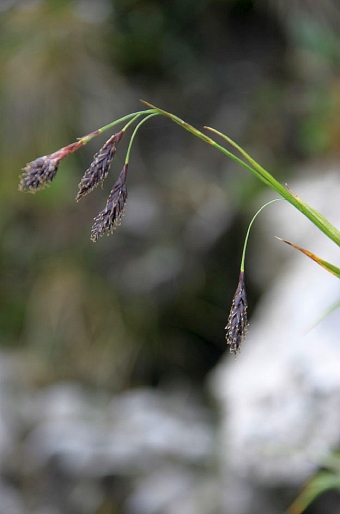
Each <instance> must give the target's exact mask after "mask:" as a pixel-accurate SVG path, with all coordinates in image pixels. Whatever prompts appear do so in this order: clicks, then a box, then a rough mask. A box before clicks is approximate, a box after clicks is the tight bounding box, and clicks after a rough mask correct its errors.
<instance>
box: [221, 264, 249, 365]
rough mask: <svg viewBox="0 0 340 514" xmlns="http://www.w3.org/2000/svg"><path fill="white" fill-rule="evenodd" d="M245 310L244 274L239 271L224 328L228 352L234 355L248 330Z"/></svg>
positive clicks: (246, 304)
mask: <svg viewBox="0 0 340 514" xmlns="http://www.w3.org/2000/svg"><path fill="white" fill-rule="evenodd" d="M247 308H248V302H247V295H246V290H245V283H244V272H243V271H241V272H240V276H239V281H238V285H237V289H236V291H235V295H234V298H233V302H232V305H231V309H230V313H229V318H228V323H227V326H226V327H225V328H226V335H225V338H226V340H227V344H228V345H230V352H231V353H234V354H235V355H236V353H237V352H238V351H239V350H240V348H241V344H242V341H243V340H244V338H245V335H246V333H247V330H248V317H247Z"/></svg>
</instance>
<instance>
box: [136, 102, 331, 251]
mask: <svg viewBox="0 0 340 514" xmlns="http://www.w3.org/2000/svg"><path fill="white" fill-rule="evenodd" d="M143 103H144V104H145V105H147V106H148V107H150V108H152V109H154V111H157V112H158V113H159V114H162V115H163V116H166V117H167V118H170V119H171V120H172V121H173V122H174V123H177V124H178V125H180V126H181V127H182V128H184V129H185V130H188V131H189V132H191V133H192V134H193V135H195V136H196V137H199V138H200V139H203V141H205V142H206V143H208V144H210V145H211V146H213V147H214V148H216V149H217V150H219V151H221V152H222V153H224V154H225V155H227V156H228V157H230V158H231V159H233V160H234V161H236V162H237V163H239V164H240V165H241V166H243V167H244V168H246V169H247V170H248V171H250V172H251V173H253V174H254V175H255V176H256V177H257V178H258V179H259V180H261V181H262V182H264V184H266V185H267V186H268V187H270V188H271V189H273V190H274V191H276V192H277V193H278V194H279V195H280V196H282V198H284V199H285V200H287V201H288V202H289V203H291V204H292V205H293V206H294V207H295V208H296V209H298V210H299V211H300V212H301V213H302V214H304V215H305V216H306V217H307V218H308V219H309V220H310V221H311V222H312V223H314V225H316V226H317V227H318V228H319V229H320V230H321V231H322V232H323V233H324V234H325V235H326V236H327V237H328V238H329V239H331V240H332V241H334V242H335V243H336V244H337V245H338V246H340V232H339V230H338V229H337V228H336V227H334V225H332V224H331V223H330V222H329V221H328V220H327V219H326V218H325V217H324V216H322V214H320V213H319V212H318V211H316V210H315V209H314V208H313V207H311V206H309V205H308V204H307V203H306V202H304V201H303V200H302V199H301V198H299V197H298V196H297V195H295V194H294V193H292V192H291V191H290V190H289V189H286V188H285V187H284V186H283V185H282V184H280V182H278V181H277V180H276V179H275V178H274V177H273V176H272V175H271V174H270V173H269V172H268V171H267V170H265V169H264V168H263V167H262V166H260V164H258V163H257V162H256V161H255V160H254V159H253V158H252V157H250V155H249V154H248V153H247V152H246V151H245V150H243V148H241V147H240V146H239V145H237V143H235V142H234V141H233V140H232V139H230V138H229V137H228V136H225V135H224V134H222V133H221V132H219V131H217V130H215V129H213V128H210V127H205V128H206V129H207V130H210V131H211V132H213V133H215V134H216V135H218V136H220V137H222V138H223V139H224V140H225V141H227V142H228V143H229V144H231V145H232V146H233V147H234V148H236V149H237V150H238V151H239V152H240V153H241V155H242V156H243V157H244V158H245V159H246V161H248V162H245V161H243V160H242V159H240V158H239V157H237V156H236V155H234V154H233V153H232V152H230V151H229V150H227V149H226V148H224V147H223V146H221V145H219V144H218V143H216V141H214V140H213V139H211V138H210V137H208V136H206V135H205V134H203V133H202V132H200V131H199V130H197V129H196V128H195V127H193V126H192V125H189V124H188V123H186V122H185V121H183V120H181V119H180V118H179V117H178V116H175V115H173V114H171V113H169V112H167V111H163V110H162V109H159V108H158V107H155V106H154V105H152V104H150V103H148V102H145V101H143Z"/></svg>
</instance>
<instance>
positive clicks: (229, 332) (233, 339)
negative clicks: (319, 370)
mask: <svg viewBox="0 0 340 514" xmlns="http://www.w3.org/2000/svg"><path fill="white" fill-rule="evenodd" d="M279 200H280V198H275V200H270V201H269V202H267V203H265V204H264V205H262V207H260V209H259V210H258V211H257V213H256V214H255V216H253V218H252V220H251V222H250V223H249V226H248V230H247V233H246V237H245V239H244V244H243V251H242V259H241V266H240V276H239V279H238V284H237V289H236V291H235V294H234V298H233V301H232V304H231V309H230V313H229V317H228V323H227V326H226V327H225V329H226V335H225V338H226V341H227V344H228V345H230V353H233V354H234V355H235V356H236V354H237V352H239V351H240V349H241V344H242V342H243V340H244V338H245V336H246V334H247V332H248V316H247V309H248V302H247V295H246V287H245V282H244V261H245V257H246V250H247V244H248V239H249V233H250V229H251V227H252V225H253V223H254V221H255V219H256V218H257V216H258V215H259V214H260V212H261V211H262V210H263V209H264V208H265V207H267V205H270V204H271V203H274V202H277V201H279Z"/></svg>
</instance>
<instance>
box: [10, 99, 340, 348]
mask: <svg viewBox="0 0 340 514" xmlns="http://www.w3.org/2000/svg"><path fill="white" fill-rule="evenodd" d="M143 103H144V104H145V106H146V108H145V109H144V110H140V111H137V112H133V113H131V114H128V115H126V116H124V117H122V118H119V119H118V120H115V121H113V122H111V123H109V124H107V125H105V126H103V127H101V128H99V129H97V130H95V131H94V132H91V133H90V134H87V135H85V136H83V137H81V138H79V139H78V140H77V141H76V142H74V143H71V144H70V145H68V146H65V147H63V148H61V149H59V150H57V151H55V152H53V153H52V154H48V155H44V156H42V157H38V158H37V159H35V160H34V161H31V162H29V163H28V164H26V166H25V167H24V168H23V173H22V175H21V179H20V183H19V190H20V191H24V192H30V193H35V192H36V191H39V190H41V189H43V188H45V187H46V186H48V185H50V183H51V182H52V180H53V179H54V177H55V176H56V173H57V171H58V167H59V165H60V162H61V161H62V160H63V159H65V158H66V157H67V156H68V155H70V154H72V153H74V152H76V151H78V150H79V149H80V148H82V147H83V146H84V145H86V144H87V143H88V142H89V141H91V140H92V139H93V138H94V137H96V136H98V135H100V134H102V133H104V132H107V131H113V129H114V128H115V127H116V126H119V125H120V126H121V125H123V127H122V128H121V129H120V130H119V131H118V132H115V133H114V134H113V135H111V136H110V138H109V139H108V140H107V141H106V143H105V144H104V145H103V146H102V147H101V148H100V149H99V150H98V152H97V153H96V154H95V155H94V157H93V161H92V163H91V164H90V166H89V168H88V169H87V170H86V171H85V173H84V175H83V177H82V179H81V181H80V183H79V186H78V187H79V190H78V194H77V196H76V200H77V201H79V200H81V198H83V197H84V196H85V195H87V194H88V193H90V192H92V191H93V190H94V189H95V188H96V187H97V186H98V185H101V184H102V183H103V181H104V180H105V179H106V178H107V176H108V174H109V169H110V166H111V163H112V161H113V158H114V155H115V153H116V150H117V146H118V144H119V142H120V141H121V139H122V137H123V136H124V135H125V133H126V132H127V131H128V129H129V128H130V127H131V126H134V129H133V131H132V134H131V137H130V141H129V145H128V149H127V153H126V157H125V162H124V166H123V169H122V170H121V172H120V174H119V176H118V178H117V179H116V181H115V182H114V184H113V187H112V189H111V191H110V194H109V196H108V199H107V202H106V205H105V207H104V209H103V210H102V211H100V213H99V214H98V215H97V216H95V218H94V223H93V225H92V229H91V239H92V241H94V242H96V241H97V240H98V239H99V238H100V237H101V236H103V235H105V234H106V235H110V234H112V233H113V232H114V231H115V230H116V228H117V227H118V225H120V223H121V220H122V217H123V215H124V212H125V206H126V202H127V196H128V191H127V185H126V181H127V174H128V168H129V161H130V154H131V148H132V145H133V141H134V139H135V136H136V134H137V132H138V130H139V129H140V128H141V126H142V125H143V124H144V123H146V122H147V121H149V120H150V119H151V118H153V117H155V116H163V117H165V118H168V119H169V120H171V121H172V122H174V123H176V124H177V125H179V126H180V127H182V128H183V129H185V130H187V131H189V132H190V133H191V134H192V135H194V136H196V137H198V138H199V139H201V140H203V142H205V143H207V144H209V145H210V146H213V147H214V148H215V149H216V150H218V151H220V152H222V153H223V154H224V155H225V156H226V157H229V158H230V159H233V160H234V161H236V162H237V163H238V164H239V165H241V166H243V168H245V169H246V170H247V171H249V172H251V173H252V174H253V175H255V177H256V178H257V179H258V180H260V181H261V182H263V183H264V184H265V185H266V186H267V187H269V188H271V189H272V190H273V191H275V192H276V193H277V194H278V195H279V196H280V197H281V198H280V199H284V200H286V201H287V202H289V203H291V204H292V205H293V206H294V207H295V208H296V209H298V210H299V211H300V212H301V213H302V214H303V215H304V216H306V217H307V218H308V219H309V220H310V221H311V222H312V223H314V225H316V227H317V228H318V229H319V230H321V231H322V232H323V233H324V234H325V235H326V236H327V237H328V238H329V239H331V240H332V241H333V242H334V243H335V244H337V245H338V246H340V232H339V230H338V229H337V228H336V227H334V226H333V225H332V224H331V223H330V222H329V221H328V220H327V219H326V218H325V217H324V216H322V214H320V213H319V212H318V211H316V210H315V209H314V208H313V207H311V206H310V205H308V204H307V203H306V202H304V201H303V200H302V199H301V198H300V197H299V196H298V195H297V194H295V193H294V192H293V191H292V190H291V189H290V188H288V186H284V185H282V184H281V183H280V182H278V181H277V180H276V179H275V178H274V177H273V175H272V174H271V173H269V172H268V171H267V170H266V169H265V168H263V167H262V166H261V165H260V164H259V163H258V162H256V161H255V159H253V158H252V157H251V156H250V155H249V154H248V153H247V152H246V151H245V150H244V149H243V148H241V147H240V146H239V145H238V144H237V143H235V142H234V141H233V140H232V139H230V138H229V137H228V136H226V135H225V134H223V133H221V132H219V131H218V130H216V129H214V128H212V127H204V129H205V131H206V132H207V133H208V134H209V135H207V133H203V132H201V131H200V130H198V129H196V128H195V127H193V126H192V125H190V124H188V123H186V122H185V121H183V120H182V119H180V118H179V117H178V116H175V115H174V114H172V113H170V112H167V111H164V110H163V109H160V108H158V107H155V106H154V105H151V104H149V103H148V102H143ZM213 137H214V138H215V139H216V138H217V140H218V141H219V142H217V141H216V140H215V139H213ZM273 201H276V200H273ZM269 203H272V202H268V204H269ZM268 204H266V205H268ZM266 205H264V206H263V207H261V209H260V210H259V211H258V212H257V213H256V214H255V216H254V218H253V219H252V221H251V222H250V225H249V228H248V231H247V234H246V237H245V243H244V248H243V253H242V260H241V267H240V276H239V282H238V286H237V289H236V292H235V295H234V298H233V300H232V306H231V310H230V314H229V318H228V322H227V325H226V327H225V329H226V334H225V338H226V341H227V344H228V345H229V348H230V351H231V352H232V353H234V354H237V353H238V352H239V350H240V348H241V343H242V341H243V339H244V337H245V334H246V332H247V328H248V320H247V297H246V290H245V283H244V261H245V253H246V247H247V241H248V237H249V231H250V228H251V226H252V224H253V222H254V220H255V218H256V216H257V214H259V212H260V211H261V210H262V209H263V208H264V207H265V206H266ZM281 241H283V242H284V243H286V244H288V245H290V246H292V247H293V248H295V249H297V250H299V251H301V252H303V253H304V254H305V255H306V256H308V257H309V258H311V259H313V260H314V261H315V262H316V263H317V264H319V265H320V266H322V267H323V268H324V269H326V270H327V271H328V272H330V273H332V274H333V275H335V276H336V277H337V278H340V268H338V267H337V266H335V265H333V264H331V263H329V262H327V261H325V260H323V259H321V258H320V257H318V256H316V255H314V254H312V253H311V252H309V251H308V250H306V249H304V248H301V247H299V246H298V245H296V244H293V243H291V242H288V241H285V240H283V239H281Z"/></svg>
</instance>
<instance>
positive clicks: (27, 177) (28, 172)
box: [19, 140, 84, 193]
mask: <svg viewBox="0 0 340 514" xmlns="http://www.w3.org/2000/svg"><path fill="white" fill-rule="evenodd" d="M83 144H84V141H83V140H79V141H77V142H76V143H72V144H70V145H68V146H65V147H63V148H60V150H57V151H56V152H53V153H51V154H49V155H43V156H42V157H38V159H35V160H34V161H32V162H29V163H28V164H26V166H25V167H24V168H23V170H24V173H23V174H22V175H21V179H20V183H19V191H24V192H28V193H35V192H36V191H40V190H41V189H44V188H45V187H46V186H48V185H49V184H50V183H51V182H52V180H53V179H54V177H55V176H56V174H57V171H58V167H59V164H60V161H61V160H62V159H65V157H67V156H68V155H70V154H71V153H73V152H76V151H77V150H79V148H81V147H82V146H83Z"/></svg>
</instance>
